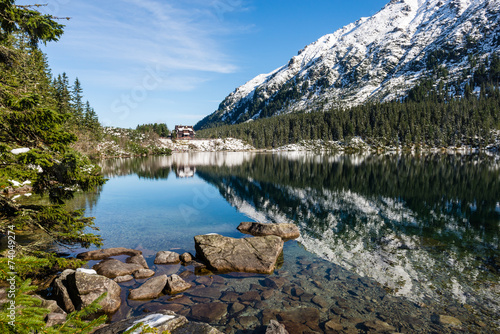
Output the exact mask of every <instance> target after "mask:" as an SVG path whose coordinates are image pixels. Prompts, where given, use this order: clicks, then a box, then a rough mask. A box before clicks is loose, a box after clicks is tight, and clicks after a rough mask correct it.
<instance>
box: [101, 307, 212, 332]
mask: <svg viewBox="0 0 500 334" xmlns="http://www.w3.org/2000/svg"><path fill="white" fill-rule="evenodd" d="M139 322H143V323H145V324H147V325H149V326H151V327H155V328H157V329H158V333H163V332H167V331H169V332H170V333H171V334H222V333H221V332H220V331H218V330H217V329H215V328H213V327H212V326H210V325H208V324H203V323H198V322H193V321H191V322H189V321H188V320H187V319H186V317H184V316H181V315H177V314H175V313H174V312H172V311H169V310H161V311H158V312H155V313H154V314H149V315H148V316H146V317H145V316H140V317H134V318H128V319H125V320H122V321H118V322H115V323H112V324H110V325H108V326H106V327H104V328H100V329H98V330H96V331H95V332H94V333H95V334H117V333H123V332H125V331H126V330H127V329H129V328H131V327H132V326H134V325H135V324H137V323H139Z"/></svg>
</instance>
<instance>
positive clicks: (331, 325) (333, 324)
mask: <svg viewBox="0 0 500 334" xmlns="http://www.w3.org/2000/svg"><path fill="white" fill-rule="evenodd" d="M325 329H326V330H328V331H341V330H343V329H344V326H343V325H342V324H340V323H339V322H338V321H336V320H333V319H332V320H329V321H327V322H326V323H325Z"/></svg>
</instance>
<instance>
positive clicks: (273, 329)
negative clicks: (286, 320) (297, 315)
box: [266, 320, 288, 334]
mask: <svg viewBox="0 0 500 334" xmlns="http://www.w3.org/2000/svg"><path fill="white" fill-rule="evenodd" d="M266 334H288V331H287V330H286V329H285V326H283V325H282V324H280V323H279V322H277V321H276V320H271V321H269V325H268V326H267V329H266Z"/></svg>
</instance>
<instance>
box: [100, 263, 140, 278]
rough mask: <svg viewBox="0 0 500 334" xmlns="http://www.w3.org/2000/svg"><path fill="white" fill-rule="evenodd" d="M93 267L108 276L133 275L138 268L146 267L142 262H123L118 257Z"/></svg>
mask: <svg viewBox="0 0 500 334" xmlns="http://www.w3.org/2000/svg"><path fill="white" fill-rule="evenodd" d="M93 268H94V269H95V271H97V273H98V274H99V275H102V276H106V277H107V278H115V277H118V276H125V275H131V274H133V273H134V272H135V271H137V270H141V269H144V268H143V267H142V266H141V265H140V264H137V263H123V262H122V261H119V260H116V259H106V260H104V261H101V262H99V263H98V264H96V265H95V266H94V267H93Z"/></svg>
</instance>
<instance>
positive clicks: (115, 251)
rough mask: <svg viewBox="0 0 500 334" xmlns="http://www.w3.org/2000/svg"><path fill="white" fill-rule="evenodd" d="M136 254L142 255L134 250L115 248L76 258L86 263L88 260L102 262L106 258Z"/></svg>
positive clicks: (80, 255) (83, 254)
mask: <svg viewBox="0 0 500 334" xmlns="http://www.w3.org/2000/svg"><path fill="white" fill-rule="evenodd" d="M138 254H142V252H141V251H138V250H135V249H129V248H123V247H117V248H107V249H98V250H95V251H89V252H84V253H80V254H78V255H77V256H76V257H77V258H79V259H82V260H85V261H88V260H103V259H106V258H108V257H111V256H118V255H129V256H135V255H138Z"/></svg>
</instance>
